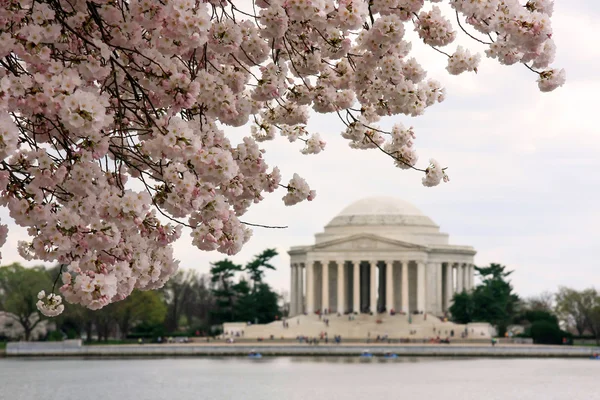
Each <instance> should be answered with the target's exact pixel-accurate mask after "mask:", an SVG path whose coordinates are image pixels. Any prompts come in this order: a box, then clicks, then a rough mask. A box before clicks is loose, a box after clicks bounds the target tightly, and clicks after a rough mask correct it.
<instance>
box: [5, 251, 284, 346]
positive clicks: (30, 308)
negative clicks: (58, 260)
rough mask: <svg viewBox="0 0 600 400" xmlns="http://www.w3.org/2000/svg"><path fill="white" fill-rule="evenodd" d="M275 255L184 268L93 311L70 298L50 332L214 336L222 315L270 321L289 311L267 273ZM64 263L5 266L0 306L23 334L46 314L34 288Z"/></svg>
mask: <svg viewBox="0 0 600 400" xmlns="http://www.w3.org/2000/svg"><path fill="white" fill-rule="evenodd" d="M275 256H277V251H276V250H274V249H266V250H265V251H263V252H262V253H260V254H258V255H257V256H255V257H254V258H253V259H252V260H251V261H250V262H248V263H247V264H245V265H238V264H235V263H234V262H232V261H231V260H229V259H224V260H222V261H218V262H215V263H213V264H211V268H210V272H209V274H200V273H199V272H198V271H196V270H192V269H181V270H180V271H178V272H177V273H176V274H175V275H174V276H173V277H172V278H171V279H170V280H169V281H168V282H167V283H166V284H165V286H164V287H163V288H161V289H160V290H156V291H154V290H151V291H140V290H134V291H133V292H132V294H131V295H130V296H129V297H128V298H126V299H125V300H122V301H119V302H115V303H111V304H109V305H107V306H106V307H104V308H102V309H100V310H96V311H92V310H89V309H87V308H85V307H82V306H79V305H71V306H69V307H68V308H67V309H66V311H65V312H64V313H63V314H61V315H60V316H58V317H56V318H53V319H51V322H52V323H53V324H54V325H55V326H56V329H55V330H54V331H51V332H49V333H48V335H47V337H46V338H45V339H50V340H60V339H62V338H65V337H66V338H80V337H86V338H88V340H91V338H92V337H96V338H97V339H98V340H99V341H107V340H108V339H109V338H111V337H119V338H120V339H127V338H139V337H144V338H157V337H164V336H175V335H184V336H195V335H214V334H216V333H218V330H219V327H220V325H221V324H223V323H224V322H234V321H244V322H252V323H268V322H271V321H273V320H275V319H278V318H281V317H282V316H284V313H285V309H284V307H283V305H282V304H281V303H282V302H281V301H280V300H281V297H280V296H279V295H278V294H277V293H276V292H275V291H274V290H273V288H272V287H271V286H270V285H268V284H267V283H265V282H264V280H263V278H264V274H265V271H266V270H274V269H275V267H274V266H273V265H272V264H271V260H272V259H273V258H274V257H275ZM59 270H60V268H59V267H53V268H44V267H33V268H25V267H23V266H21V265H19V264H17V263H15V264H11V265H7V266H2V267H0V311H4V312H6V313H7V315H9V316H10V317H9V318H10V319H11V323H14V324H17V325H18V326H20V327H21V328H22V329H21V330H22V331H23V337H22V338H23V339H25V340H29V339H31V338H32V333H33V332H34V330H35V328H36V327H37V326H38V325H39V324H40V323H41V322H42V321H44V320H45V318H44V317H43V315H41V313H40V312H39V310H38V309H37V308H36V306H35V303H36V302H37V301H38V299H37V293H38V291H39V289H40V288H41V287H45V288H51V287H52V286H53V284H55V279H56V277H57V276H58V273H59ZM3 328H4V327H0V340H3V339H4V340H6V339H10V338H8V337H4V338H3V337H2V332H3V331H4V329H3Z"/></svg>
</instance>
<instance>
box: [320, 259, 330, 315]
mask: <svg viewBox="0 0 600 400" xmlns="http://www.w3.org/2000/svg"><path fill="white" fill-rule="evenodd" d="M321 268H322V271H323V274H322V276H323V282H321V283H322V291H321V314H323V313H325V312H329V261H321Z"/></svg>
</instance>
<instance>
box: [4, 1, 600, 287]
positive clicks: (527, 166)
mask: <svg viewBox="0 0 600 400" xmlns="http://www.w3.org/2000/svg"><path fill="white" fill-rule="evenodd" d="M599 20H600V4H599V3H597V2H594V1H593V0H569V1H567V0H557V1H556V5H555V14H554V17H553V27H554V39H555V42H556V44H557V46H558V51H557V59H556V62H555V64H554V65H555V66H556V67H561V68H562V67H564V68H565V69H566V70H567V84H566V85H565V86H564V87H562V88H559V89H557V90H556V91H554V92H552V93H540V92H539V90H538V88H537V84H536V82H535V75H534V74H533V73H531V72H530V71H528V70H527V69H526V68H525V67H523V66H520V65H516V66H512V67H505V66H500V65H498V64H497V63H496V62H495V61H493V60H489V59H487V58H485V56H484V58H483V62H482V64H481V66H480V71H479V73H478V74H477V75H475V74H468V73H465V74H463V75H461V76H459V77H452V76H450V75H448V74H447V73H446V72H445V70H444V68H445V65H446V60H445V57H444V56H441V55H440V54H438V53H436V52H435V51H433V50H431V49H428V48H427V47H424V46H423V45H421V44H415V45H414V46H413V49H414V51H413V56H415V57H416V58H417V59H418V60H419V61H420V62H421V64H422V65H423V66H424V67H425V69H427V70H428V72H429V76H430V77H433V78H435V79H438V80H439V81H441V82H442V83H443V84H444V85H445V86H446V88H447V99H446V101H445V102H444V103H442V104H439V105H435V106H433V107H431V108H429V109H428V110H427V111H426V113H425V115H423V116H421V117H418V118H408V117H404V116H397V117H394V118H389V119H386V120H385V122H384V123H382V126H387V127H390V126H391V125H392V124H393V123H394V122H395V121H400V122H402V123H404V125H406V126H410V125H412V126H414V128H415V131H416V134H417V140H416V146H417V151H418V153H419V156H420V161H419V165H420V166H422V167H424V166H426V164H427V160H428V159H429V158H430V157H434V158H436V159H438V160H439V161H440V162H441V163H442V164H443V165H445V166H447V167H448V168H449V169H448V173H449V175H450V178H451V181H450V183H447V184H443V185H441V186H438V187H435V188H425V187H423V186H422V185H421V182H420V181H421V175H420V174H419V173H417V172H408V171H404V170H400V169H397V168H395V167H394V166H393V163H392V160H391V159H389V158H388V157H387V156H385V155H384V154H382V153H380V152H378V151H375V150H369V151H359V150H352V149H350V148H348V146H347V141H346V140H344V139H342V138H341V137H340V132H341V130H342V123H341V122H340V121H339V120H338V119H337V116H335V115H325V116H324V115H316V116H314V117H313V119H312V120H311V124H310V126H309V127H310V128H311V130H313V131H317V132H319V133H321V135H322V136H323V138H324V139H325V140H326V141H327V148H326V149H325V152H324V153H321V154H319V155H316V156H315V155H312V156H304V155H302V154H300V152H299V150H300V144H299V143H298V144H290V143H288V142H287V140H286V139H284V138H277V139H276V140H275V141H274V142H272V143H266V144H265V145H264V147H265V148H266V150H267V153H266V158H267V160H268V162H269V164H270V165H278V166H279V167H280V169H281V171H282V174H283V176H284V177H286V181H287V178H289V177H291V175H292V174H293V173H294V172H298V173H299V174H300V175H301V176H303V177H304V178H306V179H307V180H308V182H309V184H310V185H311V187H312V188H313V189H316V190H317V198H316V199H315V200H314V201H313V202H305V203H302V204H299V205H297V206H294V207H285V206H284V205H283V202H282V201H281V197H282V196H283V195H284V194H285V193H284V192H283V191H279V192H276V193H274V194H271V195H268V196H267V198H266V199H265V200H264V201H263V202H262V203H261V204H259V205H255V206H253V207H252V210H251V211H250V212H249V213H248V214H247V215H246V216H244V218H243V220H245V221H248V222H254V223H261V224H272V225H287V226H289V228H288V229H286V230H268V229H256V230H255V232H254V236H253V238H252V239H251V240H250V242H249V243H248V244H247V245H246V247H245V248H244V249H243V250H242V252H241V253H239V254H238V255H237V256H236V257H234V260H235V261H237V262H240V263H245V262H246V261H248V260H249V259H250V258H251V257H252V256H253V255H254V254H257V253H259V252H261V251H262V250H263V249H265V248H267V247H275V248H277V250H278V251H279V253H280V256H278V257H277V258H276V259H275V265H276V266H277V271H274V272H269V273H268V274H267V280H268V281H269V283H271V284H272V285H273V286H275V287H276V288H277V289H285V290H287V289H288V288H289V257H288V256H287V250H288V249H289V247H290V246H295V245H306V244H312V243H313V242H314V237H313V235H314V234H315V233H317V232H320V231H322V229H323V226H324V225H326V224H327V223H328V222H329V221H330V220H331V219H332V218H333V217H334V216H335V215H336V214H337V213H338V212H339V211H341V210H342V209H343V208H344V207H345V206H347V205H348V204H350V203H352V202H353V201H355V200H358V199H360V198H362V197H366V196H396V197H399V198H402V199H404V200H407V201H409V202H411V203H413V204H414V205H416V206H417V207H418V208H420V209H421V210H422V211H423V212H424V213H425V214H427V215H428V216H430V217H431V218H432V219H433V220H434V221H435V222H436V223H437V224H438V225H440V227H441V230H442V231H443V232H446V233H449V234H450V242H451V243H452V244H459V245H471V246H473V247H475V249H476V250H477V255H476V257H475V262H476V264H477V265H484V264H488V263H490V262H498V263H502V264H505V265H507V266H508V267H509V269H512V270H514V271H515V272H514V274H513V277H512V280H513V283H514V286H515V288H516V290H517V292H518V293H519V294H521V295H523V296H529V295H534V294H538V293H540V292H542V291H545V290H550V291H554V290H556V288H557V287H558V286H559V285H567V286H572V287H575V288H584V287H589V286H591V285H596V286H600V285H599V282H600V268H598V267H599V266H600V262H599V259H600V258H599V256H598V255H597V254H596V253H595V252H594V249H598V248H600V243H599V239H600V235H599V234H598V230H599V227H600V211H599V208H598V201H599V199H600V196H599V195H600V186H599V184H600V177H599V171H600V157H598V154H599V150H600V138H599V137H598V128H597V126H598V122H597V121H598V120H597V113H598V111H597V103H598V102H597V95H598V93H600V80H599V77H600V46H599V45H598V43H597V40H598V37H600V35H599V33H600V28H599V26H598V22H597V21H599ZM460 43H467V44H468V47H469V48H470V49H472V50H480V48H479V47H477V46H476V45H474V44H473V43H472V42H470V41H463V40H461V41H460ZM454 46H455V45H451V46H449V51H450V52H452V51H453V49H454ZM240 139H241V134H240V133H239V131H235V132H232V141H235V142H237V141H239V140H240ZM0 215H1V216H2V222H3V223H4V222H7V221H8V217H7V212H6V211H5V210H2V211H1V212H0ZM10 230H11V231H10V233H9V240H8V242H7V244H6V245H5V246H4V248H3V249H2V256H3V257H2V263H3V264H6V263H9V262H13V261H22V260H20V258H19V256H18V254H17V252H16V243H17V241H18V240H21V239H23V238H24V237H25V234H26V233H25V231H24V230H22V229H18V228H16V227H15V226H14V224H10ZM176 256H177V257H178V258H179V259H180V260H181V266H182V267H184V268H195V269H198V270H199V271H201V272H208V270H209V268H210V266H209V263H210V262H211V261H216V260H219V259H222V258H224V256H223V255H222V254H220V253H206V252H202V251H200V250H198V249H196V248H195V247H192V246H191V241H190V240H189V238H188V235H185V234H184V238H182V240H181V241H180V242H178V243H177V244H176ZM25 264H27V265H31V263H25Z"/></svg>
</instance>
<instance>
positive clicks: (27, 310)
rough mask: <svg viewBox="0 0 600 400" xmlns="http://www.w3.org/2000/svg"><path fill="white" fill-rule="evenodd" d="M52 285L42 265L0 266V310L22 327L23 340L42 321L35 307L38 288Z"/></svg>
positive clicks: (27, 337)
mask: <svg viewBox="0 0 600 400" xmlns="http://www.w3.org/2000/svg"><path fill="white" fill-rule="evenodd" d="M50 287H52V281H51V279H50V276H49V275H48V273H47V271H46V270H45V269H44V267H33V268H25V267H23V266H21V265H20V264H17V263H15V264H11V265H8V266H4V267H0V311H5V312H7V313H8V315H9V316H10V317H12V318H13V319H14V320H15V322H17V323H18V324H19V325H21V327H22V328H23V331H24V335H25V340H29V339H31V333H32V332H33V330H34V329H35V327H36V326H37V325H38V324H39V323H40V322H41V321H42V319H43V316H42V314H41V313H40V312H39V310H38V309H37V307H36V303H37V301H38V298H37V294H38V292H39V291H40V288H50Z"/></svg>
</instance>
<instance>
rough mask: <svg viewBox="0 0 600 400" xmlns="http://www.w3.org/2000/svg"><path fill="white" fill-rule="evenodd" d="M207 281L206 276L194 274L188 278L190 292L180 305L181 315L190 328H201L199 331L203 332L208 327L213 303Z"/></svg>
mask: <svg viewBox="0 0 600 400" xmlns="http://www.w3.org/2000/svg"><path fill="white" fill-rule="evenodd" d="M209 281H210V279H209V278H207V276H206V275H200V274H197V273H194V274H192V275H191V276H190V280H189V281H188V285H189V289H190V290H189V293H188V295H187V296H186V298H185V300H186V301H185V302H184V303H183V304H182V308H183V314H184V315H185V317H186V320H187V321H188V324H189V325H190V327H191V326H195V327H201V328H202V329H201V330H205V329H207V328H208V327H209V325H210V312H211V310H213V309H214V306H215V302H214V298H213V295H212V292H211V290H210V287H209ZM196 330H197V329H196Z"/></svg>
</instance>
